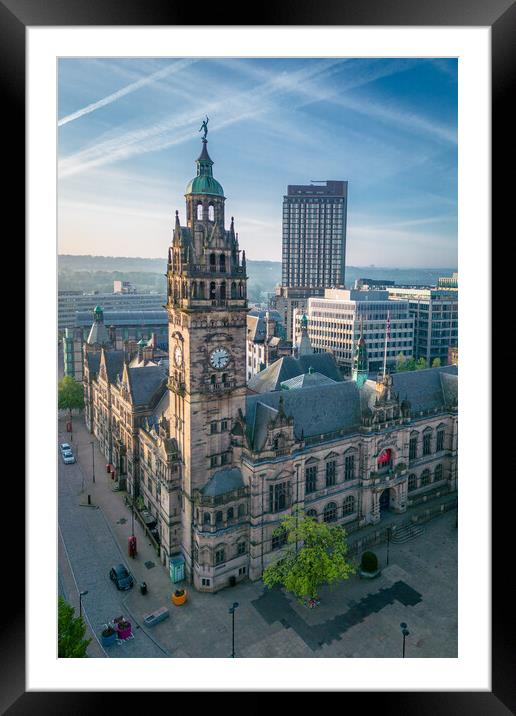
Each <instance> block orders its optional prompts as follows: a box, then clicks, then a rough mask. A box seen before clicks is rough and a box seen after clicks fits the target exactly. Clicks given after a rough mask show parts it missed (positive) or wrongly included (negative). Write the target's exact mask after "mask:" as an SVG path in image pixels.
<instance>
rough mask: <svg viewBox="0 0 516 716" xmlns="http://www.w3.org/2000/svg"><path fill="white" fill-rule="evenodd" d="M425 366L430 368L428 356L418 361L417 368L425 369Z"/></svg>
mask: <svg viewBox="0 0 516 716" xmlns="http://www.w3.org/2000/svg"><path fill="white" fill-rule="evenodd" d="M423 368H428V363H427V360H426V358H420V359H419V360H418V362H417V363H416V370H423Z"/></svg>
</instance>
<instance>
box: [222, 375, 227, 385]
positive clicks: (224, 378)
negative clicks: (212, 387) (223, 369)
mask: <svg viewBox="0 0 516 716" xmlns="http://www.w3.org/2000/svg"><path fill="white" fill-rule="evenodd" d="M227 380H228V374H227V373H222V377H221V382H222V383H227Z"/></svg>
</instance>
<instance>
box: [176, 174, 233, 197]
mask: <svg viewBox="0 0 516 716" xmlns="http://www.w3.org/2000/svg"><path fill="white" fill-rule="evenodd" d="M185 194H214V195H215V196H224V189H223V188H222V187H221V185H220V184H219V182H218V181H217V180H216V179H214V178H213V177H210V176H197V177H195V178H194V179H192V181H190V182H188V186H187V187H186V192H185Z"/></svg>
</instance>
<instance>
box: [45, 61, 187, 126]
mask: <svg viewBox="0 0 516 716" xmlns="http://www.w3.org/2000/svg"><path fill="white" fill-rule="evenodd" d="M193 62H195V60H186V59H185V60H178V61H177V62H174V63H173V64H171V65H167V66H166V67H163V68H162V69H160V70H157V71H156V72H153V73H152V74H150V75H148V76H147V77H142V78H141V79H139V80H136V81H135V82H131V83H130V84H128V85H126V86H125V87H122V88H121V89H119V90H117V91H116V92H112V93H111V94H109V95H107V97H103V98H102V99H99V100H98V101H97V102H93V103H92V104H88V105H87V106H86V107H82V109H78V110H77V111H76V112H72V113H71V114H67V115H66V117H63V118H62V119H60V120H59V121H58V122H57V125H58V127H62V126H63V125H65V124H68V123H69V122H73V121H75V120H76V119H79V118H80V117H83V116H84V115H85V114H90V113H91V112H95V111H96V110H97V109H101V108H102V107H107V106H108V105H110V104H113V102H116V101H117V100H118V99H120V98H121V97H125V96H126V95H128V94H131V93H132V92H136V91H137V90H139V89H141V88H142V87H145V86H146V85H149V84H152V83H153V82H157V81H158V80H162V79H164V78H165V77H168V76H169V75H172V74H174V73H176V72H180V71H181V70H183V69H184V68H185V67H188V66H189V65H191V64H192V63H193Z"/></svg>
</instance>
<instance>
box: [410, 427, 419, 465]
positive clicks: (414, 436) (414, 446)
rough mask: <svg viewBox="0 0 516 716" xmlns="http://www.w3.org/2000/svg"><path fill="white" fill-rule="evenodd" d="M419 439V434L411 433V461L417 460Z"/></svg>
mask: <svg viewBox="0 0 516 716" xmlns="http://www.w3.org/2000/svg"><path fill="white" fill-rule="evenodd" d="M418 437H419V433H416V432H412V433H410V442H409V460H415V459H416V458H417V440H418Z"/></svg>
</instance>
